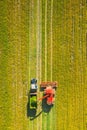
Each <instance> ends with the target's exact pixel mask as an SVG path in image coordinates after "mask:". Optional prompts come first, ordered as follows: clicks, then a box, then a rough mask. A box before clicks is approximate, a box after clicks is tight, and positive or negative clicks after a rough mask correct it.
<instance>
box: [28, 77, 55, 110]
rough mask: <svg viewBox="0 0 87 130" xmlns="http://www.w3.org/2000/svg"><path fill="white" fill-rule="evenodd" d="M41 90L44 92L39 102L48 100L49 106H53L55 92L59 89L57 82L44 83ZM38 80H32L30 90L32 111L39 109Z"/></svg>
mask: <svg viewBox="0 0 87 130" xmlns="http://www.w3.org/2000/svg"><path fill="white" fill-rule="evenodd" d="M40 88H41V89H42V90H44V93H43V97H42V98H39V99H38V100H39V101H40V100H43V99H46V103H47V105H50V106H51V105H53V104H54V102H55V91H56V88H57V82H42V83H41V84H40ZM38 100H37V80H36V79H32V80H31V88H30V109H32V110H33V109H34V110H35V109H37V102H38Z"/></svg>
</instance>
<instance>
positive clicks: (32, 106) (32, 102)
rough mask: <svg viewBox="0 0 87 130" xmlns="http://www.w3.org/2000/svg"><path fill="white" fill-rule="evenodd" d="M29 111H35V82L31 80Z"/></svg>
mask: <svg viewBox="0 0 87 130" xmlns="http://www.w3.org/2000/svg"><path fill="white" fill-rule="evenodd" d="M30 109H37V80H36V79H32V80H31V88H30Z"/></svg>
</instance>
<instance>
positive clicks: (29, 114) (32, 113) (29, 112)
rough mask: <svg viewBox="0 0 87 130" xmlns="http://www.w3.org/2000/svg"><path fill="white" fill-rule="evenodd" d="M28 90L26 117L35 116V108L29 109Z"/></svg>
mask: <svg viewBox="0 0 87 130" xmlns="http://www.w3.org/2000/svg"><path fill="white" fill-rule="evenodd" d="M29 99H30V91H29V92H28V103H27V117H35V115H36V110H35V109H30V100H29Z"/></svg>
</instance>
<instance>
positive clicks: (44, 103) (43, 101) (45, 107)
mask: <svg viewBox="0 0 87 130" xmlns="http://www.w3.org/2000/svg"><path fill="white" fill-rule="evenodd" d="M52 107H53V105H48V104H47V103H46V98H45V99H43V100H42V111H43V112H45V113H49V112H50V110H51V109H52Z"/></svg>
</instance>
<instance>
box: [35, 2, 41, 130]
mask: <svg viewBox="0 0 87 130" xmlns="http://www.w3.org/2000/svg"><path fill="white" fill-rule="evenodd" d="M41 7H42V6H41V1H40V0H38V1H37V29H36V30H37V31H36V33H37V34H36V37H37V43H36V44H37V64H36V77H37V79H38V87H39V85H40V82H41V73H42V72H41V52H42V51H41V49H42V48H41V43H42V40H41V37H42V36H41V35H42V33H41V30H42V29H41V26H42V24H41V19H42V18H41V15H42V11H41ZM39 91H40V88H38V92H39ZM41 96H42V94H41V93H40V94H38V98H40V97H41ZM41 111H42V110H41V106H39V104H38V109H37V114H38V113H40V112H41ZM38 122H40V125H39V124H38ZM37 130H42V114H41V115H40V116H39V117H38V119H37Z"/></svg>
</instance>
